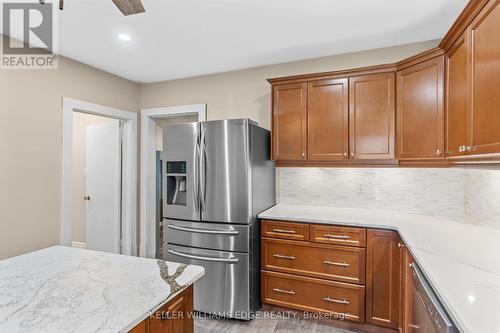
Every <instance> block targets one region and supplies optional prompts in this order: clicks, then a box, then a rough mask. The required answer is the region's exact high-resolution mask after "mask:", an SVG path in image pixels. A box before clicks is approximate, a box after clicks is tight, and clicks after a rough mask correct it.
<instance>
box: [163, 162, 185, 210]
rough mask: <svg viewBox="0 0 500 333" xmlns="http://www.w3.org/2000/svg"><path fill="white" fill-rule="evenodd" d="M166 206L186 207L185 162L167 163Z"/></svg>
mask: <svg viewBox="0 0 500 333" xmlns="http://www.w3.org/2000/svg"><path fill="white" fill-rule="evenodd" d="M166 169H167V170H166V171H167V204H169V205H182V206H186V162H178V161H176V162H167V166H166Z"/></svg>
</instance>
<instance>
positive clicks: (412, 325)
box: [401, 248, 420, 333]
mask: <svg viewBox="0 0 500 333" xmlns="http://www.w3.org/2000/svg"><path fill="white" fill-rule="evenodd" d="M413 263H414V260H413V258H412V256H411V254H410V251H408V249H406V248H405V249H404V250H403V258H402V266H403V267H402V272H403V276H402V277H401V280H402V282H403V284H404V287H403V289H402V290H403V299H404V303H402V304H403V307H402V308H401V311H403V312H404V315H403V318H404V321H403V323H401V331H402V333H415V332H418V329H419V326H418V325H416V323H417V322H418V320H419V319H420V318H419V317H420V316H419V314H418V313H415V311H417V310H418V309H413V297H414V296H416V295H414V293H415V290H414V288H413V272H412V268H411V266H410V265H411V264H413Z"/></svg>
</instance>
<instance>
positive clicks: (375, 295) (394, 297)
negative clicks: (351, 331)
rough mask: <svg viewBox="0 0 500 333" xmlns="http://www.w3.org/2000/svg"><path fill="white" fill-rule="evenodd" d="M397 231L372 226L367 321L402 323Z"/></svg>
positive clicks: (386, 324)
mask: <svg viewBox="0 0 500 333" xmlns="http://www.w3.org/2000/svg"><path fill="white" fill-rule="evenodd" d="M398 243H399V236H398V234H397V232H394V231H390V230H373V229H371V230H368V231H367V245H366V253H367V260H366V322H367V323H371V324H374V325H378V326H384V327H390V328H398V327H399V294H400V262H401V259H400V250H399V246H398Z"/></svg>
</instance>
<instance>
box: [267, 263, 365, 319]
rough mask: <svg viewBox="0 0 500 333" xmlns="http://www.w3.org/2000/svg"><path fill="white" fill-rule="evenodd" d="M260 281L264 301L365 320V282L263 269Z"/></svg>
mask: <svg viewBox="0 0 500 333" xmlns="http://www.w3.org/2000/svg"><path fill="white" fill-rule="evenodd" d="M261 281H262V302H263V303H267V304H272V305H277V306H282V307H286V308H293V309H298V310H302V311H310V312H324V313H332V314H334V315H335V314H337V315H338V316H339V317H340V318H339V319H341V318H342V316H344V319H346V320H351V321H357V322H364V320H365V287H363V286H358V285H353V284H348V283H340V282H333V281H327V280H321V279H314V278H307V277H299V276H294V275H289V274H283V273H275V272H267V271H262V272H261Z"/></svg>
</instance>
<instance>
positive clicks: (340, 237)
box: [323, 234, 351, 239]
mask: <svg viewBox="0 0 500 333" xmlns="http://www.w3.org/2000/svg"><path fill="white" fill-rule="evenodd" d="M323 236H324V237H326V238H335V239H350V238H351V236H347V235H330V234H325V235H323Z"/></svg>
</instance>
